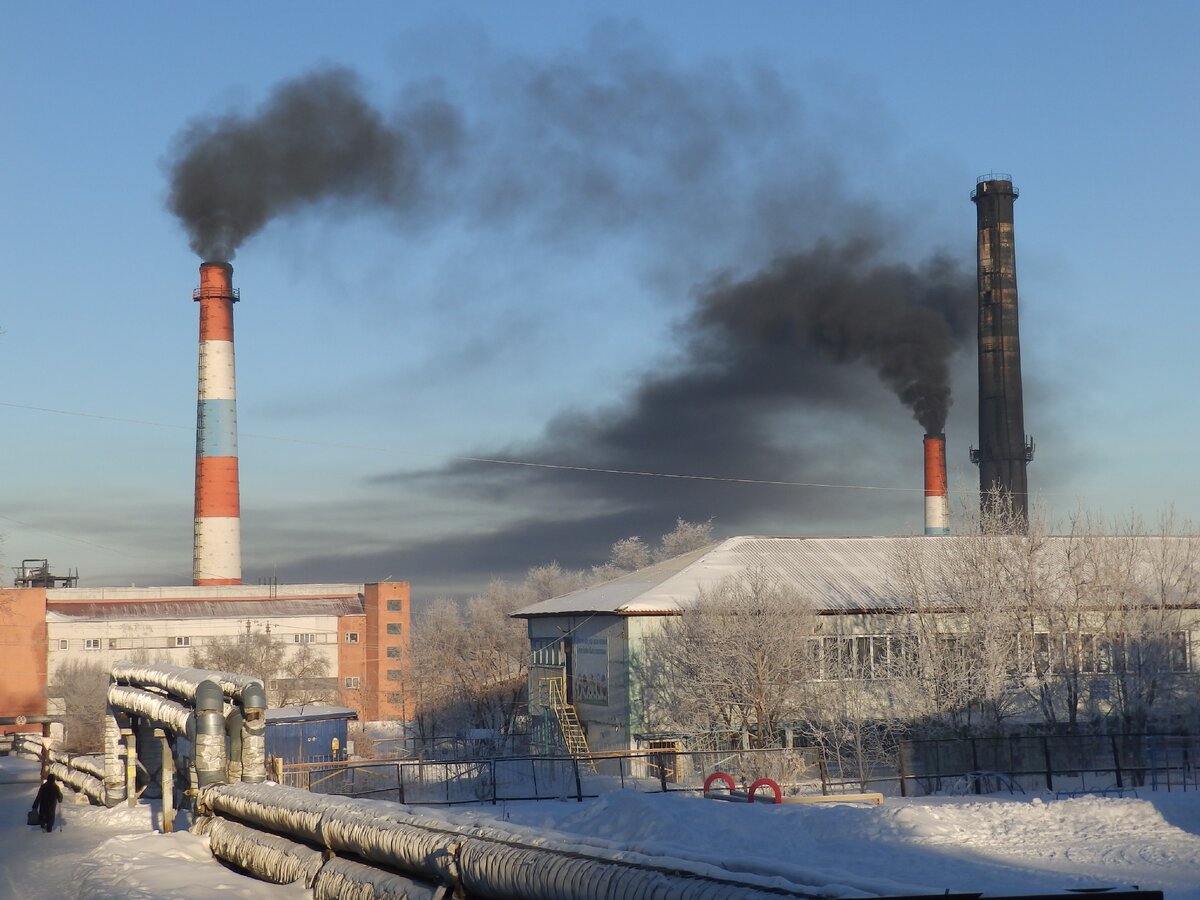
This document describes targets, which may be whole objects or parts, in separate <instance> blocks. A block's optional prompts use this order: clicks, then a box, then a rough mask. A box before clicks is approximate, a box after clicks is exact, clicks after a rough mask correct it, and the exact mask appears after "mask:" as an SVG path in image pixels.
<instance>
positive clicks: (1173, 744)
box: [887, 734, 1200, 795]
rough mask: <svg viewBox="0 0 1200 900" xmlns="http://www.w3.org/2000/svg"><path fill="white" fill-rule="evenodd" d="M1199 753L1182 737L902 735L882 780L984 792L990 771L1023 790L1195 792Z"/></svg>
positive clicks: (908, 786)
mask: <svg viewBox="0 0 1200 900" xmlns="http://www.w3.org/2000/svg"><path fill="white" fill-rule="evenodd" d="M1198 758H1200V738H1197V737H1193V736H1188V735H1183V736H1180V735H1147V734H1101V735H1052V736H1039V737H1004V738H966V739H962V740H941V741H904V742H901V744H900V745H899V748H898V753H897V771H896V774H895V776H894V778H889V779H887V781H889V782H893V783H895V784H897V785H898V786H899V789H900V793H901V794H904V795H913V794H931V793H941V792H946V791H950V792H964V789H965V791H970V792H973V793H985V792H986V790H985V788H986V787H987V786H988V778H989V777H991V776H993V775H994V774H1001V775H1004V776H1006V777H1007V779H1008V780H1009V782H1010V784H1011V788H1010V789H1013V790H1019V791H1028V792H1035V791H1053V792H1055V793H1058V794H1076V793H1078V794H1082V793H1118V792H1126V791H1132V790H1137V789H1146V790H1155V791H1158V790H1165V791H1189V790H1193V791H1194V790H1200V780H1198V778H1197V773H1196V768H1195V763H1196V760H1197V759H1198ZM964 779H965V780H964ZM993 781H995V779H993Z"/></svg>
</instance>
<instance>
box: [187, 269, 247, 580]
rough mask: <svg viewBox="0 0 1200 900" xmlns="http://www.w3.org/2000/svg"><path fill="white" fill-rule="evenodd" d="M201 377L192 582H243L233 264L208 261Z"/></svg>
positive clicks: (197, 294)
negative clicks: (235, 382) (234, 359)
mask: <svg viewBox="0 0 1200 900" xmlns="http://www.w3.org/2000/svg"><path fill="white" fill-rule="evenodd" d="M192 299H194V300H196V301H198V302H199V303H200V376H199V382H198V392H197V397H198V399H197V404H196V527H195V532H194V542H193V551H192V583H193V584H241V583H242V533H241V503H240V501H239V491H238V452H237V391H236V389H235V386H234V368H233V304H234V303H236V302H237V300H238V292H237V291H236V290H235V289H234V287H233V266H231V265H230V264H229V263H224V262H206V263H204V264H202V265H201V266H200V287H198V288H197V289H196V290H195V291H193V292H192Z"/></svg>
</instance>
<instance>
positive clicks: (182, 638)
mask: <svg viewBox="0 0 1200 900" xmlns="http://www.w3.org/2000/svg"><path fill="white" fill-rule="evenodd" d="M387 633H388V634H390V635H399V634H400V625H399V623H395V622H393V623H391V624H389V625H388V626H387ZM330 637H331V636H330V635H328V634H317V633H315V632H311V631H310V632H305V633H298V634H293V635H292V643H294V644H325V643H329V639H330ZM206 640H209V638H207V637H193V636H191V635H177V636H173V637H167V638H107V640H106V639H104V638H84V641H83V648H84V649H85V650H102V649H104V648H105V647H107V648H108V649H109V650H136V649H141V648H146V647H190V646H192V644H193V642H194V643H196V644H203V643H204V642H205V641H206ZM249 640H250V635H248V634H246V633H245V632H242V633H240V634H238V635H237V642H238V643H239V644H244V643H246V642H247V641H249ZM164 641H165V643H164ZM148 642H149V643H148ZM358 642H359V633H358V632H357V631H347V632H346V643H347V644H357V643H358ZM58 649H59V650H69V649H70V641H69V640H68V639H66V638H63V639H60V640H59V642H58ZM389 655H391V654H390V651H389Z"/></svg>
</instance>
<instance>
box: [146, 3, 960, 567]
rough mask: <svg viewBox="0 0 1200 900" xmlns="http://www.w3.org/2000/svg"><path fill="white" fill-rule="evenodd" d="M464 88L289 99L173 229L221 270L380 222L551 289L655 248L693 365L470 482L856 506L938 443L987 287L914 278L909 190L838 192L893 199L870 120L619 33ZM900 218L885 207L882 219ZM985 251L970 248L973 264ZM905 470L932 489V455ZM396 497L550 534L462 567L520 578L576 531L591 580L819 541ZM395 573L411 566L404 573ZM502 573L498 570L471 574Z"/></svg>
mask: <svg viewBox="0 0 1200 900" xmlns="http://www.w3.org/2000/svg"><path fill="white" fill-rule="evenodd" d="M448 66H449V64H448ZM450 68H453V67H450ZM450 68H448V70H447V72H446V73H444V75H445V77H443V78H441V79H440V80H437V81H432V82H430V84H434V85H436V87H429V86H424V87H420V88H416V89H414V88H407V89H405V90H403V91H401V92H400V94H399V99H398V100H397V101H396V102H395V104H394V108H395V109H396V110H398V111H397V112H395V113H394V114H392V115H384V114H383V113H382V112H380V111H379V109H377V108H376V107H375V106H373V105H372V104H371V103H370V102H368V101H367V100H366V99H365V96H364V91H363V90H362V88H361V87H360V86H359V85H358V83H357V81H356V80H355V78H354V77H353V76H352V75H351V74H349V73H347V72H346V71H343V70H335V71H328V72H322V73H317V74H314V75H309V76H306V77H304V78H300V79H297V80H296V81H294V82H290V83H288V84H285V85H283V86H281V87H280V88H279V89H278V90H277V91H276V92H275V93H274V94H273V95H272V96H271V97H270V98H269V99H268V100H267V101H266V102H265V103H264V104H263V106H262V107H261V108H260V109H259V110H257V112H256V113H255V114H253V115H234V114H230V115H228V116H224V117H220V118H217V119H213V120H210V121H202V122H198V123H196V124H194V125H192V126H191V128H190V129H189V130H188V131H187V132H186V133H185V134H184V135H182V136H181V138H180V141H179V144H178V146H177V148H176V154H175V157H174V160H173V163H172V167H171V199H170V206H171V209H172V210H173V211H174V212H175V213H176V214H177V215H178V216H179V217H180V219H181V220H182V221H183V222H184V224H185V226H186V228H187V231H188V234H189V236H190V237H191V240H192V246H193V248H194V249H195V250H196V251H197V252H198V253H200V255H202V256H204V257H206V258H210V259H211V258H218V259H219V258H225V259H228V258H230V257H231V256H232V254H233V252H234V251H236V249H237V248H238V246H239V245H240V244H241V243H242V242H243V241H245V240H246V239H247V238H249V237H250V236H252V235H254V234H255V233H257V232H258V231H259V230H261V229H262V228H263V227H264V226H265V225H266V224H267V223H268V222H270V221H271V219H273V218H275V217H278V216H284V215H291V214H294V213H297V212H299V211H301V210H302V209H304V208H307V207H319V208H320V210H321V211H322V212H323V211H325V209H326V208H328V207H329V206H330V205H334V206H337V205H339V204H346V205H355V206H360V207H363V208H369V209H373V210H376V211H383V212H386V213H391V214H393V218H394V219H395V221H397V222H400V223H402V224H403V225H404V227H405V229H406V231H407V232H409V233H411V232H412V231H414V230H419V229H421V228H423V227H429V226H432V225H434V224H436V223H439V222H444V221H446V220H447V219H448V218H457V219H458V220H459V221H460V222H462V223H464V224H466V225H468V226H471V227H474V228H478V229H479V232H480V233H482V234H486V235H487V236H488V240H491V239H492V236H495V235H501V234H505V233H506V232H507V233H510V234H511V233H514V232H515V233H516V234H517V235H518V236H519V237H522V238H524V237H526V236H528V237H531V238H532V240H530V241H529V242H528V243H529V244H530V245H532V246H536V247H538V248H539V251H541V250H542V249H543V248H544V249H545V250H546V256H545V258H546V261H547V263H546V264H547V265H562V264H563V260H564V259H565V258H568V254H565V253H563V252H561V251H563V249H564V247H566V248H567V249H569V250H570V252H571V253H570V256H569V258H571V259H575V258H577V257H578V258H581V259H588V258H589V257H586V256H582V255H580V254H582V253H585V252H586V253H592V254H594V255H593V256H592V257H591V259H595V258H596V256H597V255H599V254H603V253H604V252H605V249H604V247H605V246H611V244H608V245H601V249H600V250H599V251H594V250H593V248H594V247H595V246H597V244H598V242H599V241H601V240H604V241H608V240H609V239H615V240H616V241H621V240H627V241H628V244H627V245H626V246H628V245H636V246H638V247H640V248H641V250H640V253H641V258H640V259H639V260H638V263H639V264H641V265H643V266H645V270H644V271H639V272H637V273H636V275H638V276H643V277H645V276H647V274H650V275H651V276H652V277H653V278H654V284H655V286H656V287H662V288H663V290H662V291H661V295H662V297H663V302H664V303H668V304H670V305H671V306H672V308H673V309H676V310H680V311H681V315H682V317H683V320H682V325H681V327H680V330H679V341H678V346H677V348H676V350H677V352H675V353H665V354H664V360H665V361H664V362H662V363H661V364H660V365H659V366H658V367H657V368H656V369H655V371H653V372H650V373H648V374H646V375H645V376H643V377H642V378H641V379H640V381H638V382H637V384H636V387H635V388H634V389H633V390H632V391H630V392H629V395H628V396H627V397H626V398H625V399H624V400H623V401H622V402H620V403H618V404H616V405H615V406H613V407H611V408H603V409H602V408H579V409H572V410H568V411H565V412H562V413H560V414H559V415H557V416H555V417H554V418H552V419H551V420H550V421H549V422H548V423H547V425H546V427H545V430H544V432H543V434H542V436H541V437H540V438H539V439H536V440H533V441H531V442H527V443H525V444H522V445H514V446H508V447H502V448H495V447H487V448H474V452H472V453H471V455H473V456H480V457H506V458H515V459H523V460H531V461H541V462H545V463H550V464H562V463H566V464H572V465H580V466H592V467H597V468H610V469H623V470H636V471H657V472H669V473H679V474H695V475H717V476H735V477H736V476H746V477H751V478H757V479H767V480H782V481H845V480H847V476H846V474H845V473H846V472H847V471H856V472H859V473H862V472H863V471H864V469H865V468H866V467H867V466H868V465H873V464H875V463H879V468H880V469H883V470H886V471H887V472H888V473H889V476H888V477H890V473H892V472H894V471H895V469H896V465H895V458H894V457H895V456H896V454H895V451H894V450H891V449H886V448H884V449H878V450H877V449H876V448H877V447H879V446H881V445H882V444H884V443H885V442H886V441H887V437H888V436H887V435H886V433H885V430H883V429H882V428H881V426H880V425H879V422H880V421H882V420H884V419H886V418H887V417H888V416H889V415H894V414H895V411H896V409H897V405H896V400H897V399H898V400H899V401H900V403H901V404H902V405H903V407H904V408H907V409H908V410H910V411H911V413H912V415H913V416H914V417H915V418H916V419H917V421H918V422H920V424H921V426H922V428H923V429H924V430H925V431H927V432H934V433H936V432H940V431H942V430H943V428H944V426H945V420H946V415H947V411H948V409H949V407H950V401H951V392H950V367H951V365H952V363H953V362H954V361H955V352H956V351H957V350H958V349H959V348H961V347H962V346H963V344H964V339H965V338H967V337H968V335H969V332H970V330H971V322H972V321H973V315H974V306H973V296H974V284H973V278H972V277H971V276H970V275H969V274H968V273H967V272H966V271H964V270H963V269H962V268H961V267H960V266H958V265H956V264H955V263H954V262H953V261H951V260H949V259H947V258H945V257H943V256H938V255H936V254H935V255H930V254H928V253H915V252H914V247H913V244H914V243H919V242H920V241H921V240H922V237H923V235H920V234H918V233H917V230H916V229H917V228H918V227H919V226H918V225H917V224H916V223H914V222H912V221H909V220H907V219H906V220H905V221H904V222H903V227H899V226H898V224H897V219H896V217H897V216H898V215H899V213H900V207H901V206H902V205H903V204H904V203H905V202H906V200H907V199H908V198H906V197H903V196H901V192H902V191H903V190H904V189H905V188H904V185H905V184H906V182H905V180H904V179H898V178H897V179H882V180H885V181H887V183H888V184H889V189H888V190H887V191H886V192H878V191H875V192H872V193H871V195H870V202H865V201H864V200H863V199H861V198H860V197H858V196H857V195H856V194H855V192H854V190H852V189H851V188H850V187H849V186H848V184H847V180H846V178H845V177H844V175H843V173H842V171H841V168H842V163H841V162H840V161H841V160H843V159H846V160H853V161H855V162H856V163H857V164H858V165H859V166H861V165H862V163H863V162H864V161H868V162H870V163H871V169H872V171H873V173H874V175H875V176H876V177H877V178H878V176H879V175H880V174H881V173H883V169H884V168H886V167H885V166H882V165H881V162H882V161H881V162H877V158H876V154H877V145H878V138H879V135H878V134H870V135H862V134H856V133H846V132H845V131H839V127H843V126H839V125H838V123H839V122H853V123H855V126H854V127H855V128H858V127H860V126H861V123H864V122H873V121H876V120H877V118H878V116H877V115H876V111H874V110H862V109H857V108H856V109H853V110H849V111H847V110H845V109H839V110H835V111H834V112H835V113H836V114H834V115H827V114H823V112H822V109H821V108H820V104H821V103H822V102H824V103H826V104H829V103H833V104H836V103H837V102H838V101H837V99H836V98H833V99H830V98H828V97H813V96H806V97H804V98H803V99H802V98H801V96H800V94H799V93H798V92H797V91H795V90H793V89H792V88H791V87H790V86H788V85H785V84H784V83H782V82H781V80H780V78H779V77H778V76H777V75H776V74H774V73H773V72H771V71H769V70H765V69H757V70H751V69H745V68H739V67H735V66H731V65H727V64H722V63H719V62H717V63H713V62H711V61H707V62H705V63H704V64H703V65H701V66H693V67H684V66H680V65H677V64H675V63H673V62H672V61H671V59H670V57H669V55H668V54H666V53H665V52H664V51H663V49H662V48H661V47H659V46H657V45H655V44H654V42H652V41H648V40H647V39H646V38H645V37H644V36H643V35H642V34H641V33H640V32H637V31H634V32H632V33H631V32H629V31H627V30H621V29H615V30H614V29H613V28H611V27H610V28H606V29H601V30H600V31H598V32H597V33H596V34H595V35H593V36H592V38H591V39H590V41H589V42H588V43H587V45H586V46H584V47H582V48H573V49H572V51H571V52H570V53H565V54H563V55H561V56H559V57H557V58H553V59H549V60H530V59H518V58H495V57H481V58H479V59H472V60H471V61H470V63H469V64H467V65H466V66H462V67H459V71H450ZM463 72H466V73H467V74H466V75H463ZM455 75H461V76H462V77H461V78H460V79H459V80H458V81H455V79H454V76H455ZM464 85H465V86H464ZM868 145H869V147H870V150H869V151H867V150H864V149H863V147H864V146H868ZM885 199H886V201H887V202H889V203H892V204H895V206H894V207H893V208H886V207H881V205H880V204H881V202H883V201H884V200H885ZM967 220H968V221H969V217H967ZM971 234H972V232H971V230H970V226H969V224H968V225H967V233H966V238H965V240H964V241H963V242H962V245H963V246H964V249H965V248H969V247H970V245H971ZM551 249H554V250H556V251H558V252H557V254H556V255H555V254H551V253H550V250H551ZM617 258H621V259H623V260H625V259H627V258H626V257H619V256H618V257H617ZM898 260H916V261H915V262H899V261H898ZM717 270H726V271H727V272H728V273H729V274H726V275H723V276H720V277H715V278H714V277H713V276H712V273H713V272H714V271H717ZM664 272H665V273H666V275H662V273H664ZM747 273H749V274H747ZM660 276H662V277H661V278H660ZM706 279H707V280H706ZM698 283H699V284H702V285H703V286H702V287H701V288H699V289H694V290H693V293H692V294H691V303H690V305H685V304H686V301H687V299H688V296H689V295H688V288H689V287H694V286H695V285H696V284H698ZM881 384H882V386H883V388H886V390H884V389H881V387H880V385H881ZM914 432H915V429H914ZM864 438H865V439H866V440H865V441H864ZM871 441H874V444H873V445H872V444H871V443H870V442H871ZM911 446H912V447H913V448H914V459H915V462H914V464H913V472H916V473H918V474H917V475H916V476H914V477H917V478H919V471H920V469H919V452H920V444H919V441H917V440H915V439H914V440H913V442H912V444H911ZM876 453H878V457H876V456H875V454H876ZM884 457H892V459H890V460H889V461H883V462H881V459H882V458H884ZM864 477H866V476H864ZM381 480H383V481H392V482H397V483H405V484H406V485H407V486H412V485H413V484H420V485H423V486H425V487H428V488H430V489H431V490H432V491H433V492H435V493H436V494H437V495H438V496H444V495H445V492H461V493H465V494H466V495H468V496H470V497H472V498H474V499H477V500H482V501H485V502H490V503H496V504H507V505H510V506H511V508H513V509H514V510H516V509H520V510H530V509H537V508H540V509H541V510H542V511H543V512H544V513H545V515H544V516H542V518H541V519H540V520H539V521H541V522H543V523H550V525H549V526H547V527H538V528H532V527H531V525H530V520H529V519H527V518H524V517H522V515H520V514H516V515H515V519H516V520H517V524H515V525H513V526H512V527H511V528H509V529H507V530H505V529H504V528H502V527H501V528H498V530H496V531H493V532H489V533H487V534H479V535H475V536H469V537H466V538H463V539H462V540H465V541H467V542H468V543H470V544H471V546H472V547H473V548H475V549H474V550H473V551H472V552H473V553H475V552H478V548H479V547H482V546H484V545H487V544H489V542H490V544H491V545H494V546H496V547H504V548H506V551H505V553H504V554H503V555H504V556H505V558H506V559H509V560H510V561H511V560H512V559H518V560H519V561H520V565H521V566H523V565H528V564H532V563H537V562H544V561H546V559H548V558H553V557H554V556H556V555H559V551H558V550H557V549H555V546H556V545H555V539H556V535H557V536H558V540H559V541H560V542H561V541H562V540H566V539H565V538H564V537H563V536H564V535H566V534H567V533H568V531H569V533H570V536H571V537H570V540H569V544H570V553H569V554H567V555H568V556H570V557H572V559H574V558H575V557H580V556H582V555H583V554H584V551H583V550H582V549H581V548H583V547H585V546H587V545H589V542H591V543H590V546H593V547H595V548H596V549H597V551H598V553H596V554H593V555H592V557H591V558H592V560H593V561H597V556H603V554H604V548H605V547H606V546H607V544H608V543H610V542H611V541H613V540H615V539H617V538H619V537H622V536H624V535H626V534H630V533H638V534H641V535H643V536H654V535H657V534H660V533H662V532H663V531H665V530H668V529H669V528H670V526H671V524H672V523H673V522H674V518H675V516H677V515H682V516H684V517H686V518H689V519H692V520H705V519H708V518H709V517H710V516H714V515H715V516H717V517H718V518H719V521H720V522H723V523H725V524H727V525H728V524H732V523H740V525H739V527H750V528H755V527H756V526H755V525H754V524H753V523H754V522H756V521H760V520H761V519H762V518H765V517H770V516H774V519H773V521H781V520H783V519H784V518H786V517H787V516H789V515H791V518H789V519H787V520H788V521H802V520H805V517H804V515H802V514H797V510H798V508H799V507H800V506H801V505H802V504H804V503H809V498H808V497H806V498H804V499H800V498H798V497H797V496H796V494H795V493H789V492H786V491H780V490H778V489H773V488H766V487H757V486H746V485H732V484H726V483H715V482H697V481H683V480H676V481H671V480H664V479H640V478H615V477H598V476H596V475H592V474H587V473H579V472H570V471H563V470H539V469H512V468H508V467H495V466H482V465H478V464H471V463H461V464H455V465H451V466H449V467H447V468H444V469H440V470H437V471H435V472H424V473H416V474H414V473H411V472H405V473H400V474H397V475H395V476H391V477H389V478H386V479H381ZM825 499H827V498H822V499H821V501H816V502H813V503H810V506H811V507H812V508H813V509H816V510H818V513H814V518H815V517H816V515H818V514H819V515H821V516H824V518H825V519H826V520H827V521H829V522H831V523H834V524H836V523H837V522H841V521H847V522H848V521H852V519H849V518H844V519H841V520H838V519H835V516H834V515H831V514H829V513H827V512H825V511H824V510H820V505H821V502H822V501H824V500H825ZM897 502H899V501H897ZM871 504H874V505H875V507H876V508H878V507H881V506H883V505H886V503H885V501H883V500H881V499H880V498H879V495H876V496H875V497H874V498H872V499H870V500H867V499H865V498H864V497H862V496H861V495H855V496H853V497H846V496H844V495H839V497H838V498H837V505H838V507H839V510H840V512H841V514H844V515H846V516H849V515H850V514H851V513H853V514H855V515H859V516H860V520H861V518H862V517H865V516H868V515H870V511H869V510H868V509H867V507H869V506H871ZM566 507H569V514H568V513H564V512H563V510H564V509H565V508H566ZM756 517H757V518H756ZM812 520H813V518H809V519H807V521H812ZM747 523H748V524H747ZM535 534H536V538H537V540H538V541H539V544H538V546H536V547H533V548H532V549H530V544H529V541H531V540H533V539H534V536H535ZM437 546H442V544H441V543H438V544H437ZM522 547H523V548H526V550H525V552H526V553H532V554H533V557H532V558H528V557H526V558H522V557H521V555H520V548H522ZM445 548H448V549H447V550H446V554H445V557H446V559H447V560H450V562H448V563H447V565H448V566H449V568H451V569H452V568H454V567H455V566H456V565H457V566H459V568H460V570H461V566H462V565H466V564H467V563H465V561H464V560H462V559H461V558H460V559H459V561H458V562H457V563H455V562H453V560H454V558H455V555H456V553H459V552H460V551H462V550H463V547H462V546H459V545H458V544H453V543H446V544H445ZM435 551H436V547H434V546H422V547H421V548H420V552H421V554H424V555H428V554H434V555H435V556H436V555H437V554H436V552H435ZM508 551H511V552H512V555H510V554H509V552H508ZM405 552H406V551H405ZM405 552H402V551H397V552H396V554H395V557H396V559H398V560H401V561H411V559H412V556H411V554H409V555H405ZM565 561H566V560H564V562H565ZM335 562H336V561H330V560H324V561H321V563H322V566H324V565H326V564H329V565H333V564H334V563H335ZM380 563H381V564H382V560H380ZM493 564H496V565H499V563H498V562H497V561H496V560H495V559H493V558H492V557H489V556H487V555H486V554H484V555H483V556H481V558H480V562H479V568H480V571H482V568H483V566H487V565H493ZM414 565H415V563H414ZM385 567H386V566H385ZM493 571H494V570H493Z"/></svg>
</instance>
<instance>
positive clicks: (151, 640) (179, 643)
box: [51, 632, 358, 650]
mask: <svg viewBox="0 0 1200 900" xmlns="http://www.w3.org/2000/svg"><path fill="white" fill-rule="evenodd" d="M350 634H354V636H355V640H353V641H349V640H348V641H347V642H348V643H357V638H358V635H357V634H355V633H354V632H350ZM214 637H215V636H212V635H205V636H194V635H171V636H165V637H148V638H142V637H138V638H98V637H95V638H84V639H83V640H82V641H80V640H79V639H78V638H76V639H74V641H72V640H71V639H69V638H59V639H58V640H57V641H54V642H51V646H52V647H56V648H57V649H59V650H70V649H71V645H72V643H74V645H75V646H76V647H78V646H80V644H82V646H83V649H84V650H105V649H108V650H142V649H161V648H163V647H166V648H173V647H191V646H200V645H202V644H206V643H208V642H210V641H212V640H213V639H214ZM331 637H332V636H331V635H328V634H317V633H314V632H307V633H301V634H293V635H292V643H294V644H326V643H329V642H330V638H331ZM348 637H349V635H347V638H348ZM249 639H250V636H249V635H247V634H245V633H244V632H243V633H241V634H238V635H237V636H236V640H237V642H238V643H239V644H244V643H246V642H247V641H248V640H249ZM285 640H286V638H285Z"/></svg>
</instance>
